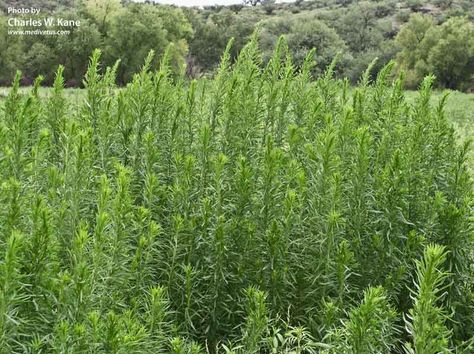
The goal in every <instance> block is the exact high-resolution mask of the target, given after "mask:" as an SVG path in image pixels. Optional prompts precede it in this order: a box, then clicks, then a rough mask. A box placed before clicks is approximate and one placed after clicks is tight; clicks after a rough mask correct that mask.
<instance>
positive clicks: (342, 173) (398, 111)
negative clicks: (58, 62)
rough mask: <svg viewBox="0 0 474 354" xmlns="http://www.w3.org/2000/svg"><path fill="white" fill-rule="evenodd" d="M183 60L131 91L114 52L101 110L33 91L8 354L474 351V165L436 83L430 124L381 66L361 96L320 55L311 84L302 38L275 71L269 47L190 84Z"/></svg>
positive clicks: (419, 102)
mask: <svg viewBox="0 0 474 354" xmlns="http://www.w3.org/2000/svg"><path fill="white" fill-rule="evenodd" d="M172 50H173V49H172V48H170V49H168V50H167V51H165V53H164V54H163V55H162V56H161V60H160V65H159V67H158V69H157V70H155V69H154V65H155V54H154V53H153V52H149V53H148V54H146V57H145V59H144V64H143V65H142V66H141V69H140V71H139V72H138V73H137V74H135V75H133V79H132V82H131V83H130V84H129V85H128V86H127V87H125V88H123V89H117V88H116V86H115V82H116V78H115V76H116V75H117V73H118V72H119V71H118V70H119V69H118V66H117V65H118V64H117V65H115V66H113V67H109V68H106V69H103V67H102V65H101V54H102V52H101V51H100V50H96V51H94V52H93V54H92V56H91V58H90V61H89V66H88V69H87V71H86V73H85V77H84V81H83V82H84V86H85V92H84V95H83V96H82V99H81V100H80V101H79V102H73V101H71V100H68V99H66V97H65V90H64V89H63V88H64V85H65V80H64V77H63V74H64V70H65V69H64V68H63V67H59V69H58V70H57V71H56V74H55V80H54V88H53V90H52V92H51V94H50V95H49V96H48V97H43V96H42V95H40V94H39V85H40V81H41V78H39V79H37V80H36V82H35V85H34V86H33V88H32V89H31V90H29V91H26V92H25V91H22V90H20V89H19V84H20V78H21V73H17V75H16V78H15V80H14V83H13V86H12V88H11V89H10V91H9V94H8V97H7V98H6V99H5V101H4V102H2V109H1V110H0V147H1V148H0V180H1V184H0V188H1V192H0V205H1V207H0V245H2V249H3V250H4V251H3V252H2V254H1V255H0V287H1V289H2V291H1V292H0V310H1V313H0V331H1V332H0V333H1V337H0V340H1V347H2V348H6V351H8V352H24V351H25V352H41V351H42V352H53V353H54V352H73V353H84V352H94V353H108V352H114V353H149V352H156V353H203V352H209V353H216V352H228V353H261V352H264V353H265V352H272V353H280V352H295V353H301V354H302V353H318V352H320V353H380V352H382V353H384V352H389V351H392V350H393V351H396V350H400V349H401V348H402V347H405V348H407V350H409V348H410V346H411V347H413V348H415V349H416V350H417V352H423V350H424V352H425V353H430V354H431V353H432V352H430V351H429V349H426V348H427V345H428V344H427V343H431V341H430V339H434V342H433V344H432V345H436V348H437V350H438V349H439V351H442V350H444V349H446V348H448V349H453V350H455V349H459V350H464V349H465V348H469V341H470V340H471V341H472V328H473V326H472V318H473V317H474V316H473V312H472V309H473V299H474V297H473V296H472V288H473V287H472V285H473V279H474V277H473V274H472V272H473V269H472V266H471V264H472V256H473V254H472V249H473V239H472V225H471V223H472V210H473V209H472V185H471V179H470V175H469V173H468V169H467V166H466V156H467V153H468V151H469V150H468V145H463V146H459V145H458V144H457V143H456V141H455V136H454V130H453V128H452V127H451V126H450V125H449V124H448V122H447V117H446V115H445V113H444V105H445V102H446V98H443V99H441V101H440V104H438V105H437V106H436V107H433V106H432V105H431V103H430V102H431V88H432V85H433V77H431V76H428V77H427V78H426V79H425V80H424V81H423V84H422V85H421V87H420V91H419V94H418V95H417V97H416V98H415V99H414V100H413V102H411V103H410V102H408V101H407V100H406V99H405V95H404V91H403V77H399V78H398V79H397V80H395V81H394V82H392V81H391V80H390V77H391V72H392V71H393V67H394V63H393V62H390V63H389V64H387V65H386V66H384V67H383V68H381V69H380V70H379V71H378V73H377V76H376V78H375V79H372V76H371V70H372V69H373V67H374V65H375V62H374V63H373V64H372V65H371V67H370V68H369V69H367V70H366V73H365V74H364V75H363V77H362V78H361V79H360V85H358V86H357V87H356V88H354V89H353V90H352V91H350V90H349V86H348V81H347V80H339V79H336V78H334V74H335V72H336V70H337V58H335V59H334V60H332V62H331V63H330V65H329V66H328V67H327V68H326V69H325V71H324V73H323V74H322V75H320V76H318V77H315V78H313V76H312V73H313V68H314V65H315V63H314V59H313V58H314V51H310V52H309V53H307V55H306V57H305V59H304V60H303V61H302V63H301V65H300V67H299V68H298V67H297V65H295V63H294V62H293V60H292V58H291V55H290V48H289V43H287V42H286V40H285V39H284V38H280V39H279V40H278V42H277V45H276V48H274V53H273V55H272V56H271V57H270V58H268V60H267V61H264V60H263V55H262V53H261V51H260V49H259V45H258V33H255V34H254V35H253V36H252V39H251V41H250V42H249V43H247V44H246V45H245V47H244V48H243V49H242V51H241V52H240V54H239V56H238V57H237V59H236V61H235V62H232V41H231V42H230V43H229V44H228V46H227V49H226V51H225V52H224V54H223V56H222V61H221V65H220V67H219V69H218V72H217V75H216V77H215V78H214V79H210V80H208V79H206V80H199V81H192V82H186V81H184V80H182V79H181V78H179V77H178V78H177V77H175V76H174V75H173V70H172V66H171V64H172V63H170V60H171V58H172V56H173V52H172ZM432 243H436V244H439V245H440V246H429V245H430V244H432ZM423 254H424V255H423ZM422 257H424V258H423V261H419V259H420V258H422ZM441 267H446V268H444V269H446V271H443V270H442V268H441ZM413 277H415V278H416V284H417V285H416V288H415V290H414V291H413V292H412V291H411V290H410V289H411V288H412V285H411V279H412V278H413ZM445 291H446V292H447V294H446V296H444V295H443V293H444V292H445ZM410 309H411V310H410ZM448 313H449V318H450V319H453V321H447V320H446V319H447V318H448V317H447V314H448ZM403 318H405V319H407V325H406V328H404V327H403V326H400V323H401V322H402V320H403ZM426 324H427V325H428V326H430V327H426V326H425V325H426ZM427 328H428V329H427ZM407 342H409V343H411V344H410V345H409V344H406V343H407ZM430 345H431V344H430ZM466 350H468V349H466ZM433 353H434V352H433Z"/></svg>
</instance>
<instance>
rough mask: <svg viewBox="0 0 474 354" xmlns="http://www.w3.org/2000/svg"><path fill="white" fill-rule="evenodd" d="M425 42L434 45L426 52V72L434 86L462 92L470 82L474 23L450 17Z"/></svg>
mask: <svg viewBox="0 0 474 354" xmlns="http://www.w3.org/2000/svg"><path fill="white" fill-rule="evenodd" d="M428 36H430V37H432V38H431V39H427V40H428V41H430V42H435V41H436V45H434V46H433V47H432V48H431V50H430V51H429V53H428V59H427V64H428V68H429V70H430V71H431V72H432V73H433V74H435V75H436V77H437V80H438V83H439V84H441V85H442V86H444V87H447V88H450V89H463V88H465V86H467V85H471V84H472V83H473V82H474V77H473V75H474V24H473V23H472V22H470V21H469V20H468V19H467V18H463V17H461V18H460V17H454V18H452V19H449V20H448V21H446V22H445V23H443V24H442V25H441V26H438V27H437V28H436V30H433V31H430V32H428Z"/></svg>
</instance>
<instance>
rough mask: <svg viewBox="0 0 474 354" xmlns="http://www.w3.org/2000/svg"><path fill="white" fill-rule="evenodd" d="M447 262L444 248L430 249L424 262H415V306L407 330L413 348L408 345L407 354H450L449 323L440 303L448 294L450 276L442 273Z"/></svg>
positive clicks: (433, 246) (435, 246)
mask: <svg viewBox="0 0 474 354" xmlns="http://www.w3.org/2000/svg"><path fill="white" fill-rule="evenodd" d="M445 261H446V253H445V251H444V247H442V246H437V245H429V246H428V247H427V248H426V250H425V253H424V256H423V259H422V260H421V261H417V262H416V281H415V290H414V291H413V292H414V306H413V309H411V310H410V314H409V315H408V316H407V317H408V321H407V330H408V333H409V334H410V336H411V337H412V338H413V345H412V344H410V343H407V345H406V347H405V348H406V351H407V353H423V354H425V353H426V354H431V353H450V352H451V351H450V349H449V339H450V336H451V331H449V330H448V329H447V328H446V325H445V322H446V321H447V320H449V316H448V315H446V313H445V311H443V308H442V307H440V302H441V300H442V298H443V297H444V295H445V294H446V293H445V292H444V290H445V289H446V287H447V284H446V280H447V278H448V276H449V274H448V273H447V272H445V271H443V269H442V266H443V263H444V262H445Z"/></svg>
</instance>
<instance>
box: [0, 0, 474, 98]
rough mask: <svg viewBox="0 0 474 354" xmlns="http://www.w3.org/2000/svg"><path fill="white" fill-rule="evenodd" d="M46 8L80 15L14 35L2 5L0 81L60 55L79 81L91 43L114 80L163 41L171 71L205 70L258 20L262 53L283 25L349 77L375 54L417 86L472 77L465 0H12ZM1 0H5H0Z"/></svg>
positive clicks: (459, 85)
mask: <svg viewBox="0 0 474 354" xmlns="http://www.w3.org/2000/svg"><path fill="white" fill-rule="evenodd" d="M25 3H27V4H28V5H35V4H36V5H37V6H41V8H42V9H45V11H54V14H55V16H60V17H63V18H66V19H80V20H81V26H79V27H77V28H70V30H71V33H70V34H69V35H67V36H44V37H41V36H13V35H9V34H8V30H9V29H10V28H9V26H8V23H7V18H8V17H7V15H3V14H2V15H0V47H1V48H2V50H1V52H0V84H2V85H8V84H9V83H10V82H11V79H12V78H13V76H14V73H15V71H16V70H17V69H21V70H22V72H23V79H22V82H23V84H26V85H28V84H31V83H32V81H33V79H34V78H35V77H36V76H38V75H42V76H44V78H45V81H44V82H45V83H46V84H51V83H52V81H53V80H54V72H55V71H56V69H57V65H58V64H62V65H64V66H65V72H64V75H65V78H66V84H67V85H68V86H71V87H78V86H82V80H81V78H82V77H83V74H84V72H85V70H86V68H87V65H88V57H89V55H90V53H91V52H92V51H93V50H94V49H95V48H100V49H101V50H102V52H103V53H104V57H103V61H104V65H108V66H112V65H114V63H115V62H116V61H117V60H120V64H119V66H118V71H117V74H118V75H117V80H118V83H119V84H121V85H124V84H126V83H128V82H130V81H131V79H132V76H133V73H134V72H136V71H137V70H138V69H139V68H140V65H141V63H143V60H144V58H145V57H146V55H147V53H148V52H149V51H150V50H151V49H153V50H154V51H155V52H156V53H157V54H158V55H157V59H156V62H155V63H153V64H152V65H157V64H158V62H159V60H160V56H161V55H162V54H163V53H164V52H165V50H166V48H167V47H170V48H169V52H170V57H171V63H172V68H173V71H174V73H175V74H186V75H188V76H190V77H200V76H203V75H204V76H205V75H212V74H213V73H214V71H215V69H216V67H217V66H218V63H219V60H220V57H221V55H222V53H223V51H224V49H225V46H226V44H227V42H228V41H229V40H230V38H234V47H233V49H232V52H231V58H232V59H235V58H236V57H237V54H238V52H239V51H240V50H241V49H242V47H243V45H244V43H246V42H247V40H248V39H249V37H250V36H251V34H252V33H253V32H254V31H255V30H256V29H258V31H259V32H260V45H261V48H262V58H261V59H262V61H263V62H266V61H268V59H269V57H270V55H271V53H272V51H273V48H274V45H275V42H276V41H277V38H278V37H280V36H281V35H285V36H286V37H287V40H288V45H289V48H290V51H291V54H292V56H293V59H294V62H295V65H297V66H298V65H301V64H302V62H303V60H304V57H305V56H306V54H307V52H308V51H309V50H310V49H311V48H316V52H315V61H316V65H315V67H314V69H313V70H314V73H315V74H318V73H321V72H322V71H324V69H325V68H326V67H327V66H328V65H329V63H330V62H331V61H332V60H333V59H334V57H336V56H337V57H338V64H337V66H336V68H335V71H336V74H337V75H339V76H341V77H342V76H344V77H348V78H349V80H350V81H351V82H352V83H356V82H357V81H358V80H359V78H360V77H361V74H362V73H363V72H364V71H365V69H366V68H367V67H368V65H369V64H370V63H371V62H372V61H373V60H374V58H378V61H377V63H376V64H375V65H374V68H373V75H376V74H377V72H378V71H379V70H380V68H382V67H383V66H384V65H385V64H386V63H388V62H389V61H390V60H392V59H396V61H397V65H398V71H402V70H403V71H404V72H405V73H406V85H407V87H409V88H415V87H416V86H417V85H418V84H419V83H420V82H421V80H422V79H423V77H424V76H426V75H427V74H430V73H433V74H435V75H436V76H437V83H438V85H439V86H441V87H446V88H451V89H460V90H466V89H468V88H469V87H471V86H472V85H473V83H474V78H473V75H474V25H473V19H474V9H473V8H474V7H473V6H472V4H470V3H469V0H450V1H448V0H430V1H426V0H405V1H404V2H395V1H394V0H381V1H375V0H373V1H353V0H315V1H296V2H294V3H290V4H288V3H287V4H276V3H275V2H274V1H273V0H266V1H265V0H264V1H259V2H258V1H257V2H255V3H251V5H254V6H245V5H244V4H242V5H233V6H226V7H224V6H210V7H205V8H178V7H174V6H165V5H158V4H156V3H152V2H148V3H134V2H131V1H121V0H83V1H77V2H76V3H74V4H73V2H71V1H69V0H66V1H59V2H55V5H53V3H52V2H51V1H48V0H33V1H26V2H25V1H23V2H22V1H17V2H16V4H17V5H21V4H23V5H24V4H25ZM0 7H3V8H5V7H6V5H5V4H4V3H2V2H1V1H0Z"/></svg>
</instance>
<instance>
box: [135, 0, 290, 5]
mask: <svg viewBox="0 0 474 354" xmlns="http://www.w3.org/2000/svg"><path fill="white" fill-rule="evenodd" d="M135 1H137V2H143V0H135ZM283 1H284V2H291V1H292V0H280V1H278V0H277V2H283ZM155 2H157V3H159V4H174V5H177V6H209V5H232V4H242V2H243V1H242V0H155Z"/></svg>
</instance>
